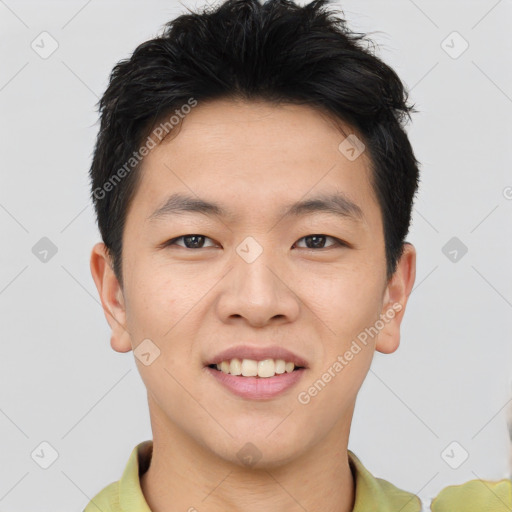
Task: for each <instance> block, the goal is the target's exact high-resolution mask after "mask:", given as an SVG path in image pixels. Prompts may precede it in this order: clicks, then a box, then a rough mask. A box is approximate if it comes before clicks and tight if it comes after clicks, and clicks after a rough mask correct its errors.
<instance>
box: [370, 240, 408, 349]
mask: <svg viewBox="0 0 512 512" xmlns="http://www.w3.org/2000/svg"><path fill="white" fill-rule="evenodd" d="M415 279H416V249H415V248H414V246H413V245H412V244H411V243H409V242H405V243H404V247H403V253H402V256H401V258H400V260H399V262H398V264H397V268H396V271H395V273H394V274H393V276H392V277H391V279H390V280H389V282H388V284H387V286H386V290H385V293H384V301H383V305H382V312H381V315H382V318H383V320H382V321H383V322H384V328H383V329H382V330H381V331H380V332H379V335H378V337H377V342H376V344H375V349H376V350H377V351H378V352H382V353H383V354H391V353H392V352H394V351H395V350H396V349H397V348H398V346H399V345H400V324H401V323H402V318H403V316H404V313H405V306H406V304H407V300H408V299H409V295H410V294H411V290H412V287H413V285H414V280H415Z"/></svg>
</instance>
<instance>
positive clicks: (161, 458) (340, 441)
mask: <svg viewBox="0 0 512 512" xmlns="http://www.w3.org/2000/svg"><path fill="white" fill-rule="evenodd" d="M345 420H346V419H345ZM164 424H165V429H164V428H162V426H163V425H164ZM152 428H153V456H152V459H151V464H150V467H149V469H148V470H147V471H146V472H145V473H144V474H143V475H142V476H141V488H142V492H143V494H144V496H145V499H146V501H147V503H148V505H149V507H150V509H151V511H152V512H175V511H176V512H177V511H180V512H181V511H190V512H197V511H208V512H241V511H243V512H260V511H261V510H265V511H268V512H285V511H286V512H304V511H305V510H309V511H311V510H323V511H324V512H352V510H353V506H354V498H355V489H354V479H353V475H352V473H351V470H350V466H349V462H348V453H347V444H348V435H349V429H350V421H349V423H348V426H347V425H345V426H339V425H338V426H337V428H333V429H332V430H331V431H330V433H329V434H328V435H327V436H326V437H325V438H324V439H323V440H321V441H320V442H318V443H317V444H315V445H314V447H313V448H312V449H310V450H309V451H307V452H304V453H302V454H301V455H300V456H298V457H297V458H295V459H293V460H292V461H289V462H288V463H286V464H281V465H277V466H272V467H267V468H251V467H243V466H240V465H238V464H236V463H234V462H231V461H229V460H226V459H224V458H221V457H219V456H218V455H217V454H215V453H213V452H212V451H211V450H208V449H205V448H204V446H202V445H199V444H198V443H197V442H195V441H194V439H192V438H191V437H190V436H188V435H186V433H184V432H183V431H182V430H180V429H179V428H178V427H177V426H176V425H169V424H167V423H165V422H161V421H156V422H154V421H152Z"/></svg>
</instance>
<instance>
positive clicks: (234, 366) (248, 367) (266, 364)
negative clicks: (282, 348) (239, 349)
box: [207, 358, 305, 379]
mask: <svg viewBox="0 0 512 512" xmlns="http://www.w3.org/2000/svg"><path fill="white" fill-rule="evenodd" d="M207 368H211V369H212V370H216V371H218V372H222V373H225V374H227V375H233V376H236V377H253V378H257V379H268V378H272V377H276V376H279V375H283V374H287V373H293V372H297V371H300V370H304V369H305V366H296V365H295V364H294V363H292V362H289V361H288V362H287V361H285V360H284V359H278V360H273V359H264V360H262V361H256V360H253V359H243V360H240V359H237V358H234V359H231V360H225V361H222V362H221V363H212V364H209V365H207Z"/></svg>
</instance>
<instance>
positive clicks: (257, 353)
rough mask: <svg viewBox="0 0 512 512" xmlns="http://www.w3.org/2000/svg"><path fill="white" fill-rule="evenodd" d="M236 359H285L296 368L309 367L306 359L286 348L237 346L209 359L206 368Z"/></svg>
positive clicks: (275, 346)
mask: <svg viewBox="0 0 512 512" xmlns="http://www.w3.org/2000/svg"><path fill="white" fill-rule="evenodd" d="M235 357H236V358H238V359H240V360H242V359H253V360H255V361H263V360H264V359H274V360H275V359H284V360H285V361H287V362H292V363H293V364H294V365H295V366H301V367H303V368H307V367H308V363H307V361H306V360H305V359H304V358H302V357H301V356H299V355H297V354H294V353H293V352H291V351H290V350H288V349H286V348H284V347H278V346H277V345H272V346H268V347H261V346H258V347H254V346H251V345H237V346H235V347H230V348H228V349H226V350H223V351H222V352H219V353H218V354H217V355H215V356H213V357H212V358H211V359H209V360H208V361H207V362H206V364H205V366H209V365H211V364H220V363H221V362H222V361H229V360H230V359H234V358H235Z"/></svg>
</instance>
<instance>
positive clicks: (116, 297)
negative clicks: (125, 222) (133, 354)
mask: <svg viewBox="0 0 512 512" xmlns="http://www.w3.org/2000/svg"><path fill="white" fill-rule="evenodd" d="M90 266H91V274H92V277H93V279H94V282H95V283H96V288H97V289H98V293H99V295H100V299H101V305H102V306H103V312H104V313H105V317H106V319H107V322H108V324H109V325H110V329H111V330H112V334H111V336H110V345H111V346H112V348H113V349H114V350H115V351H116V352H129V351H130V350H131V349H132V345H131V339H130V334H129V333H128V331H127V330H126V310H125V301H124V296H123V290H122V287H121V285H120V284H119V281H118V279H117V277H116V275H115V273H114V269H113V267H112V262H111V259H110V255H109V254H108V250H107V248H106V246H105V244H103V243H97V244H96V245H95V246H94V247H93V249H92V253H91V261H90Z"/></svg>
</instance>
